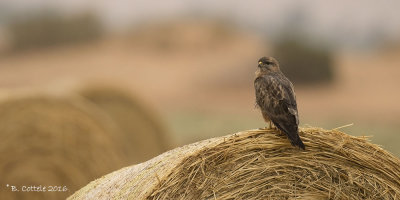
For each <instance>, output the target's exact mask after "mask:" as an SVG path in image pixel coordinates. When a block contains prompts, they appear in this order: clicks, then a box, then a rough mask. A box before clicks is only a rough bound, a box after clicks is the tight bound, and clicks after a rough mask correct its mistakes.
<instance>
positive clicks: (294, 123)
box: [254, 57, 305, 149]
mask: <svg viewBox="0 0 400 200" xmlns="http://www.w3.org/2000/svg"><path fill="white" fill-rule="evenodd" d="M254 88H255V91H256V102H257V105H258V107H259V108H260V109H261V113H262V116H263V117H264V120H265V121H266V122H269V123H271V122H272V123H273V124H274V125H275V126H276V127H277V128H278V129H280V130H281V131H282V132H284V133H285V134H286V135H287V137H288V138H289V140H290V143H291V144H292V145H293V146H298V147H300V148H302V149H305V146H304V144H303V142H302V141H301V139H300V137H299V132H298V125H299V116H298V113H297V103H296V95H295V93H294V88H293V84H292V83H291V82H290V81H289V79H288V78H286V77H285V75H283V73H282V72H281V70H280V69H279V64H278V61H277V60H275V59H274V58H272V57H262V58H260V60H259V61H258V69H257V72H256V78H255V80H254Z"/></svg>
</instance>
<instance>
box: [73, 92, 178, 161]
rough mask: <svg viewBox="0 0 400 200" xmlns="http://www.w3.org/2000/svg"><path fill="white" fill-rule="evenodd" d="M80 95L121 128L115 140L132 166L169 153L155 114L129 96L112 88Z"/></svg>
mask: <svg viewBox="0 0 400 200" xmlns="http://www.w3.org/2000/svg"><path fill="white" fill-rule="evenodd" d="M80 94H81V95H82V96H83V97H84V98H86V99H87V100H89V101H90V102H92V103H93V104H95V106H97V107H98V108H99V109H101V110H103V111H104V112H105V113H106V114H107V115H109V116H110V118H111V119H112V120H113V121H114V122H115V124H116V125H117V126H118V127H119V129H118V131H117V132H114V133H113V134H115V135H114V136H113V137H115V140H116V142H117V143H118V144H119V147H120V148H121V149H122V150H123V152H124V154H125V155H126V156H127V158H128V159H129V162H130V163H139V162H143V161H145V160H147V159H150V158H152V157H154V156H156V155H159V154H160V153H162V152H164V151H166V150H168V149H169V147H170V143H171V142H170V140H168V139H169V138H167V137H166V136H167V135H166V129H165V128H164V127H163V125H162V123H161V122H160V120H159V119H158V118H157V117H156V115H155V113H154V112H152V111H151V110H150V109H148V107H147V106H144V105H143V104H142V102H140V101H139V100H138V99H137V98H134V97H133V96H131V95H130V94H129V93H128V92H126V91H124V90H122V89H116V88H113V87H110V86H91V87H86V89H83V90H82V91H81V92H80ZM138 150H141V151H138ZM144 150H145V151H144Z"/></svg>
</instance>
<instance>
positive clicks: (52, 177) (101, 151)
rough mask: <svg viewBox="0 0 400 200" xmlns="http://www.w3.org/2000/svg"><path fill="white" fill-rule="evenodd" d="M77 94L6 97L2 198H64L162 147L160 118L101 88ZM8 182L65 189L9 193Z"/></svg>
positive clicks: (0, 125) (1, 130) (0, 131)
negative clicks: (65, 188) (63, 189)
mask: <svg viewBox="0 0 400 200" xmlns="http://www.w3.org/2000/svg"><path fill="white" fill-rule="evenodd" d="M82 95H83V96H85V98H83V97H81V96H80V95H69V96H60V95H59V96H54V95H29V96H26V95H25V96H24V95H19V96H13V95H7V97H8V98H4V97H6V96H4V95H3V98H2V100H0V137H1V140H0V177H1V178H0V185H1V187H2V188H1V190H0V199H62V198H65V197H67V196H69V195H71V194H72V193H73V192H74V191H76V190H77V189H79V188H81V187H83V186H84V185H86V184H88V183H89V182H90V181H92V180H94V179H95V178H97V177H99V176H101V175H104V174H106V173H109V172H111V171H113V170H116V169H119V168H121V167H123V166H127V165H132V164H135V163H139V162H141V161H144V160H145V159H149V158H151V157H154V156H156V155H159V154H160V153H162V152H163V151H165V150H166V149H167V147H168V144H169V143H168V142H167V141H166V136H165V135H164V134H165V131H164V129H163V128H162V126H161V125H160V124H159V121H157V120H156V119H155V118H154V117H153V114H152V113H151V112H148V110H147V109H146V108H144V107H143V105H142V104H139V103H138V102H137V100H136V99H135V98H131V97H130V96H129V95H128V94H126V93H124V92H123V91H119V90H115V89H109V88H102V87H93V88H89V89H87V90H85V91H83V92H82ZM10 96H11V97H10ZM7 184H9V185H12V186H17V187H18V189H21V187H22V186H31V185H34V186H39V185H42V186H66V187H67V188H68V191H67V192H22V191H20V192H11V188H5V186H6V185H7Z"/></svg>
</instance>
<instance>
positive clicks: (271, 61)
mask: <svg viewBox="0 0 400 200" xmlns="http://www.w3.org/2000/svg"><path fill="white" fill-rule="evenodd" d="M258 69H259V70H260V72H276V71H279V63H278V61H277V60H276V59H275V58H273V57H262V58H260V60H258Z"/></svg>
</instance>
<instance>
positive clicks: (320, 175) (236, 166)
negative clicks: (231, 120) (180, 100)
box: [69, 128, 400, 199]
mask: <svg viewBox="0 0 400 200" xmlns="http://www.w3.org/2000/svg"><path fill="white" fill-rule="evenodd" d="M300 135H301V137H302V139H303V141H304V143H305V145H306V147H307V149H306V150H305V151H302V150H299V149H297V148H294V147H292V146H291V145H290V143H289V142H288V141H287V138H286V137H285V136H284V135H282V134H280V133H277V131H275V130H249V131H243V132H239V133H236V134H233V135H228V136H225V137H219V138H213V139H209V140H204V141H201V142H197V143H194V144H190V145H187V146H184V147H180V148H177V149H174V150H171V151H168V152H166V153H164V154H161V155H159V156H157V157H155V158H153V159H151V160H149V161H147V162H144V163H141V164H138V165H134V166H130V167H126V168H122V169H120V170H118V171H115V172H113V173H111V174H108V175H106V176H104V177H101V178H100V179H97V180H95V181H93V182H91V183H90V184H89V185H87V186H85V187H83V188H82V189H80V190H79V191H77V192H75V194H73V195H72V196H70V197H69V199H398V198H399V197H400V160H399V159H398V158H396V157H394V156H393V155H391V154H390V153H388V152H386V151H385V150H383V149H381V148H380V147H378V146H377V145H374V144H371V143H369V142H368V141H367V140H366V139H365V138H362V137H353V136H349V135H347V134H345V133H342V132H339V131H336V130H322V129H317V128H306V129H301V131H300Z"/></svg>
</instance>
